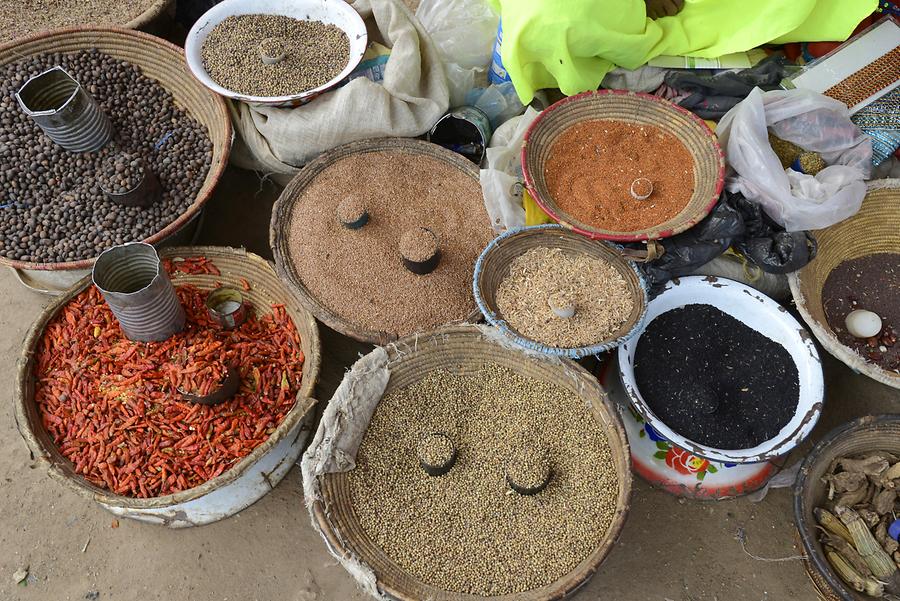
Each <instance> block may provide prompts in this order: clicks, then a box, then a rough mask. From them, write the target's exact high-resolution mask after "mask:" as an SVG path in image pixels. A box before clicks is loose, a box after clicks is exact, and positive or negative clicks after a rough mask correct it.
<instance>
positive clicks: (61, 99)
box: [16, 67, 113, 152]
mask: <svg viewBox="0 0 900 601" xmlns="http://www.w3.org/2000/svg"><path fill="white" fill-rule="evenodd" d="M16 100H18V102H19V106H20V107H22V110H23V111H25V114H27V115H28V116H29V117H31V119H32V120H33V121H34V122H35V123H37V124H38V126H40V128H41V129H42V130H44V133H46V134H47V135H48V136H49V137H50V139H51V140H53V141H54V142H56V143H57V144H59V145H60V146H62V147H63V148H65V149H66V150H68V151H70V152H93V151H96V150H100V149H101V148H103V147H104V146H106V144H107V143H108V142H109V141H110V140H111V139H112V135H113V127H112V123H111V122H110V120H109V117H107V116H106V113H104V112H103V111H102V110H101V108H100V106H99V105H98V104H97V102H96V101H95V100H94V98H93V97H92V96H91V95H90V94H88V93H87V92H86V91H85V89H84V88H83V87H82V86H81V84H80V83H79V82H78V81H77V80H76V79H75V78H74V77H72V76H71V75H69V73H68V72H67V71H66V70H65V69H63V68H62V67H53V68H52V69H48V70H46V71H44V72H43V73H40V74H39V75H35V76H34V77H32V78H31V79H29V80H28V81H26V82H25V84H24V85H23V86H22V87H21V88H19V91H18V92H16Z"/></svg>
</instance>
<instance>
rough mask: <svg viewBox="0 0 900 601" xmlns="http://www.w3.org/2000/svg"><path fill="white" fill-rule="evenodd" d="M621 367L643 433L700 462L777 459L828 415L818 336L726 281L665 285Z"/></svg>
mask: <svg viewBox="0 0 900 601" xmlns="http://www.w3.org/2000/svg"><path fill="white" fill-rule="evenodd" d="M618 360H619V372H620V375H621V378H622V383H623V386H624V389H625V393H626V394H627V395H628V398H629V399H630V401H631V404H632V406H633V408H634V410H635V411H636V412H637V413H638V414H639V415H640V417H641V419H642V420H643V422H644V424H645V427H644V429H645V432H646V431H647V428H646V427H647V426H649V427H650V428H652V430H653V432H654V433H657V434H658V436H659V437H660V438H661V439H662V441H663V442H668V443H672V444H674V445H675V446H676V447H678V448H680V449H682V450H684V451H687V452H688V453H689V454H690V455H692V456H694V457H696V458H698V459H699V460H701V461H702V460H704V459H705V460H709V461H715V462H720V463H727V464H740V465H743V464H756V463H763V462H768V461H772V460H775V459H777V458H778V457H781V456H784V455H786V454H787V453H788V452H790V451H791V449H793V448H794V447H795V446H797V445H798V444H800V443H801V442H802V441H803V440H804V439H806V437H807V436H809V434H810V432H811V431H812V429H813V427H814V426H815V425H816V422H817V421H818V419H819V415H820V413H821V410H822V403H823V397H824V381H823V376H822V366H821V363H820V360H819V356H818V352H817V351H816V347H815V344H814V342H813V340H812V337H811V336H809V334H808V333H807V332H806V330H804V329H803V326H801V325H800V324H799V323H798V322H797V321H796V320H795V319H794V318H793V317H792V316H791V315H790V314H789V313H788V312H787V311H786V310H785V309H784V307H782V306H780V305H778V304H777V303H776V302H775V301H773V300H771V299H770V298H768V297H766V296H764V295H763V294H762V293H760V292H759V291H757V290H754V289H753V288H750V287H748V286H745V285H743V284H740V283H738V282H734V281H731V280H726V279H724V278H715V277H705V278H704V277H699V276H691V277H686V278H680V279H678V280H673V281H671V282H669V283H667V284H666V285H665V287H664V288H663V290H662V292H661V293H660V294H659V295H658V296H657V297H656V298H654V299H653V300H652V301H651V302H650V304H649V305H648V308H647V322H646V325H645V326H644V327H643V328H642V329H641V330H640V331H639V332H638V333H637V334H636V335H635V336H634V337H633V338H631V339H630V340H629V341H627V342H625V343H624V344H622V345H620V346H619V349H618ZM764 483H765V482H764V481H763V482H759V485H760V486H762V484H764ZM743 492H751V491H750V490H746V489H745V490H744V491H743ZM729 496H730V495H729Z"/></svg>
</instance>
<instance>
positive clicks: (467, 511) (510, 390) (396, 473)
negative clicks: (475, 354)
mask: <svg viewBox="0 0 900 601" xmlns="http://www.w3.org/2000/svg"><path fill="white" fill-rule="evenodd" d="M434 431H442V432H445V433H446V434H447V435H448V436H449V437H450V438H451V439H452V440H453V441H454V444H455V445H456V447H457V451H458V454H459V455H458V458H457V461H456V464H455V465H454V466H453V468H451V469H450V471H449V472H447V473H446V474H444V475H443V476H441V477H432V476H429V475H427V474H426V473H425V471H424V470H422V468H421V467H420V466H419V462H418V458H417V455H416V447H417V444H418V443H419V440H420V438H421V436H422V434H423V433H427V432H434ZM523 439H524V440H534V441H538V442H539V443H540V444H541V445H544V446H545V448H547V450H548V454H549V457H551V460H552V462H553V479H552V480H551V481H550V484H549V485H548V486H547V488H546V489H544V490H543V491H542V492H540V493H538V494H536V495H534V496H523V495H520V494H517V493H513V492H512V491H511V490H510V488H509V485H508V484H507V482H506V475H505V473H504V472H505V468H506V465H507V464H508V462H509V459H510V457H511V456H512V455H514V454H516V453H519V452H520V451H521V444H522V441H523ZM347 476H348V479H349V485H350V492H351V496H352V502H353V508H354V513H355V515H356V516H357V517H358V519H359V520H360V522H361V524H362V527H363V528H364V529H365V531H366V533H367V534H368V535H369V536H370V537H371V538H372V540H373V541H375V543H376V544H377V545H378V546H379V547H380V548H381V549H382V550H383V551H384V553H386V554H387V555H388V556H389V557H390V558H391V559H392V560H394V561H395V562H397V563H398V564H399V565H400V566H401V567H402V568H403V569H404V570H407V571H408V572H409V573H410V574H412V575H413V576H414V577H416V578H418V579H420V580H422V581H424V582H426V583H428V584H430V585H432V586H435V587H438V588H440V589H443V590H447V591H453V592H458V593H469V594H473V595H485V596H497V595H504V594H510V593H517V592H522V591H527V590H532V589H535V588H539V587H541V586H545V585H548V584H550V583H552V582H554V581H555V580H557V579H559V578H560V577H562V576H563V575H565V574H567V573H569V572H571V571H572V570H573V569H574V568H575V567H576V566H577V565H578V564H579V563H580V562H581V561H583V560H584V559H585V558H586V557H587V556H588V555H589V554H590V553H591V552H593V551H594V550H595V549H596V548H597V546H598V545H599V544H600V543H601V541H602V540H603V537H604V535H605V534H606V532H607V530H608V528H609V527H610V524H611V523H612V519H613V516H614V514H615V511H616V499H617V495H618V490H619V480H618V476H617V473H616V468H615V465H614V463H613V460H612V454H611V450H610V447H609V443H608V441H607V439H606V436H605V434H604V432H603V429H602V428H601V426H600V424H599V423H598V421H597V419H596V418H595V417H594V416H593V414H592V413H591V412H590V411H589V410H588V409H587V407H586V405H585V401H584V400H583V399H582V398H580V397H578V396H577V395H575V394H573V393H572V392H570V391H568V390H567V389H565V388H562V387H560V386H557V385H554V384H549V383H546V382H542V381H538V380H535V379H532V378H529V377H525V376H522V375H519V374H517V373H515V372H513V371H511V370H509V369H507V368H504V367H500V366H498V365H488V366H486V367H485V368H483V369H482V370H480V371H478V372H475V373H473V374H471V375H465V376H463V375H456V374H452V373H449V372H446V371H433V372H431V373H429V374H427V375H426V376H425V377H424V378H423V379H422V380H420V381H419V382H417V383H415V384H413V385H410V386H407V387H404V388H400V389H397V390H393V391H392V390H389V391H388V393H387V394H386V395H385V396H384V397H383V398H382V399H381V401H380V402H379V404H378V407H377V409H376V410H375V413H374V415H373V416H372V420H371V422H370V423H369V427H368V430H367V431H366V434H365V436H364V438H363V441H362V443H361V445H360V447H359V452H358V454H357V457H356V467H355V468H354V469H353V470H352V471H350V472H349V473H348V474H347Z"/></svg>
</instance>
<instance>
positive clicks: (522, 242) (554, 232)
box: [473, 225, 648, 359]
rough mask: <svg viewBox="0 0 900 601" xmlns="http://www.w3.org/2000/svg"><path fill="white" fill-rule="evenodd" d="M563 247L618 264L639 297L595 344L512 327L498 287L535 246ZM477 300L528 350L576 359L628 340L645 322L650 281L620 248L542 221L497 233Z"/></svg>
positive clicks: (485, 256) (481, 268)
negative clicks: (565, 342)
mask: <svg viewBox="0 0 900 601" xmlns="http://www.w3.org/2000/svg"><path fill="white" fill-rule="evenodd" d="M539 247H546V248H560V249H562V250H564V251H566V252H570V253H573V254H575V253H577V254H584V255H588V256H590V257H592V258H597V259H602V260H604V261H607V262H608V263H610V264H611V265H612V266H613V267H615V269H616V271H618V272H619V273H620V274H621V275H622V277H624V278H625V281H626V283H627V285H628V291H629V294H630V296H631V298H632V300H633V301H634V309H632V311H631V314H630V315H629V316H628V319H626V320H625V323H623V324H622V326H621V327H619V329H618V330H616V331H615V332H614V333H613V334H611V335H610V336H608V337H607V338H606V339H605V340H601V341H599V342H597V343H595V344H592V345H590V346H584V347H578V348H558V347H554V346H550V345H547V344H544V343H541V342H538V341H536V340H532V339H530V338H528V337H527V336H525V335H523V334H522V333H520V332H518V331H517V330H516V329H515V328H513V327H512V326H510V325H509V324H508V323H507V322H506V320H504V319H503V315H502V314H501V313H500V308H499V307H498V306H497V290H498V289H499V288H500V284H501V283H502V282H503V279H504V278H505V277H506V276H507V274H509V266H510V263H512V261H513V260H514V259H515V258H516V257H519V256H520V255H522V254H524V253H526V252H528V251H529V250H531V249H533V248H539ZM473 289H474V292H475V302H477V303H478V307H479V308H480V309H481V312H482V313H483V314H484V316H485V318H486V319H487V320H488V322H489V323H490V324H491V325H493V326H495V327H496V328H497V329H499V330H500V331H501V332H502V333H503V334H504V335H505V336H508V337H509V338H511V339H512V340H513V341H514V342H515V343H516V344H519V345H521V346H523V347H525V348H527V349H531V350H535V351H539V352H542V353H547V354H550V355H559V356H564V357H570V358H573V359H577V358H581V357H587V356H588V355H597V354H600V353H604V352H606V351H609V350H611V349H613V348H615V347H617V346H618V345H619V344H621V343H622V342H624V341H626V340H628V339H629V338H630V337H631V336H632V335H633V334H634V333H635V332H636V331H637V330H638V329H639V328H640V327H641V326H642V325H643V322H644V316H645V315H646V313H647V291H648V285H647V280H646V278H645V277H644V276H643V274H642V273H641V272H640V270H638V268H637V267H636V266H635V265H634V264H633V263H631V262H630V261H627V260H626V259H624V258H623V257H622V255H621V254H619V252H618V250H617V249H616V248H615V247H614V246H612V245H610V244H607V243H605V242H602V241H597V240H591V239H589V238H586V237H584V236H582V235H580V234H577V233H575V232H572V231H570V230H567V229H566V228H564V227H562V226H561V225H539V226H535V227H527V228H521V229H515V230H510V231H508V232H506V233H505V234H503V235H502V236H499V237H497V238H494V240H492V241H491V243H490V244H489V245H488V246H487V248H485V249H484V252H483V253H482V254H481V256H480V257H479V258H478V262H477V263H476V264H475V277H474V281H473Z"/></svg>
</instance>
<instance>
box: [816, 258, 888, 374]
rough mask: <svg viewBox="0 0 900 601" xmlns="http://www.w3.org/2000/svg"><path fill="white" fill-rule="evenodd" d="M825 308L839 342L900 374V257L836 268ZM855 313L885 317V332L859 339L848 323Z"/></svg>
mask: <svg viewBox="0 0 900 601" xmlns="http://www.w3.org/2000/svg"><path fill="white" fill-rule="evenodd" d="M822 306H823V308H824V310H825V318H826V320H827V321H828V325H829V326H831V329H832V330H834V333H835V334H836V335H837V337H838V340H840V341H841V342H842V343H843V344H845V345H847V346H849V347H850V348H852V349H854V350H855V351H856V352H857V353H859V354H860V355H862V356H863V357H865V358H866V359H867V360H868V361H871V362H872V363H874V364H876V365H878V366H880V367H882V368H884V369H887V370H891V371H900V344H897V328H898V327H900V254H898V253H876V254H872V255H868V256H865V257H860V258H858V259H851V260H850V261H844V262H842V263H841V264H840V265H838V266H837V267H835V268H834V270H832V272H831V273H830V274H828V278H827V279H826V280H825V285H824V286H823V287H822ZM855 309H865V310H868V311H872V312H874V313H877V314H878V316H879V317H881V322H882V328H881V332H879V333H878V335H877V336H873V337H872V338H866V339H860V338H855V337H854V336H853V335H852V334H850V332H848V331H847V327H846V325H845V323H844V322H845V320H846V319H847V315H848V314H849V313H850V312H851V311H853V310H855Z"/></svg>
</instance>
